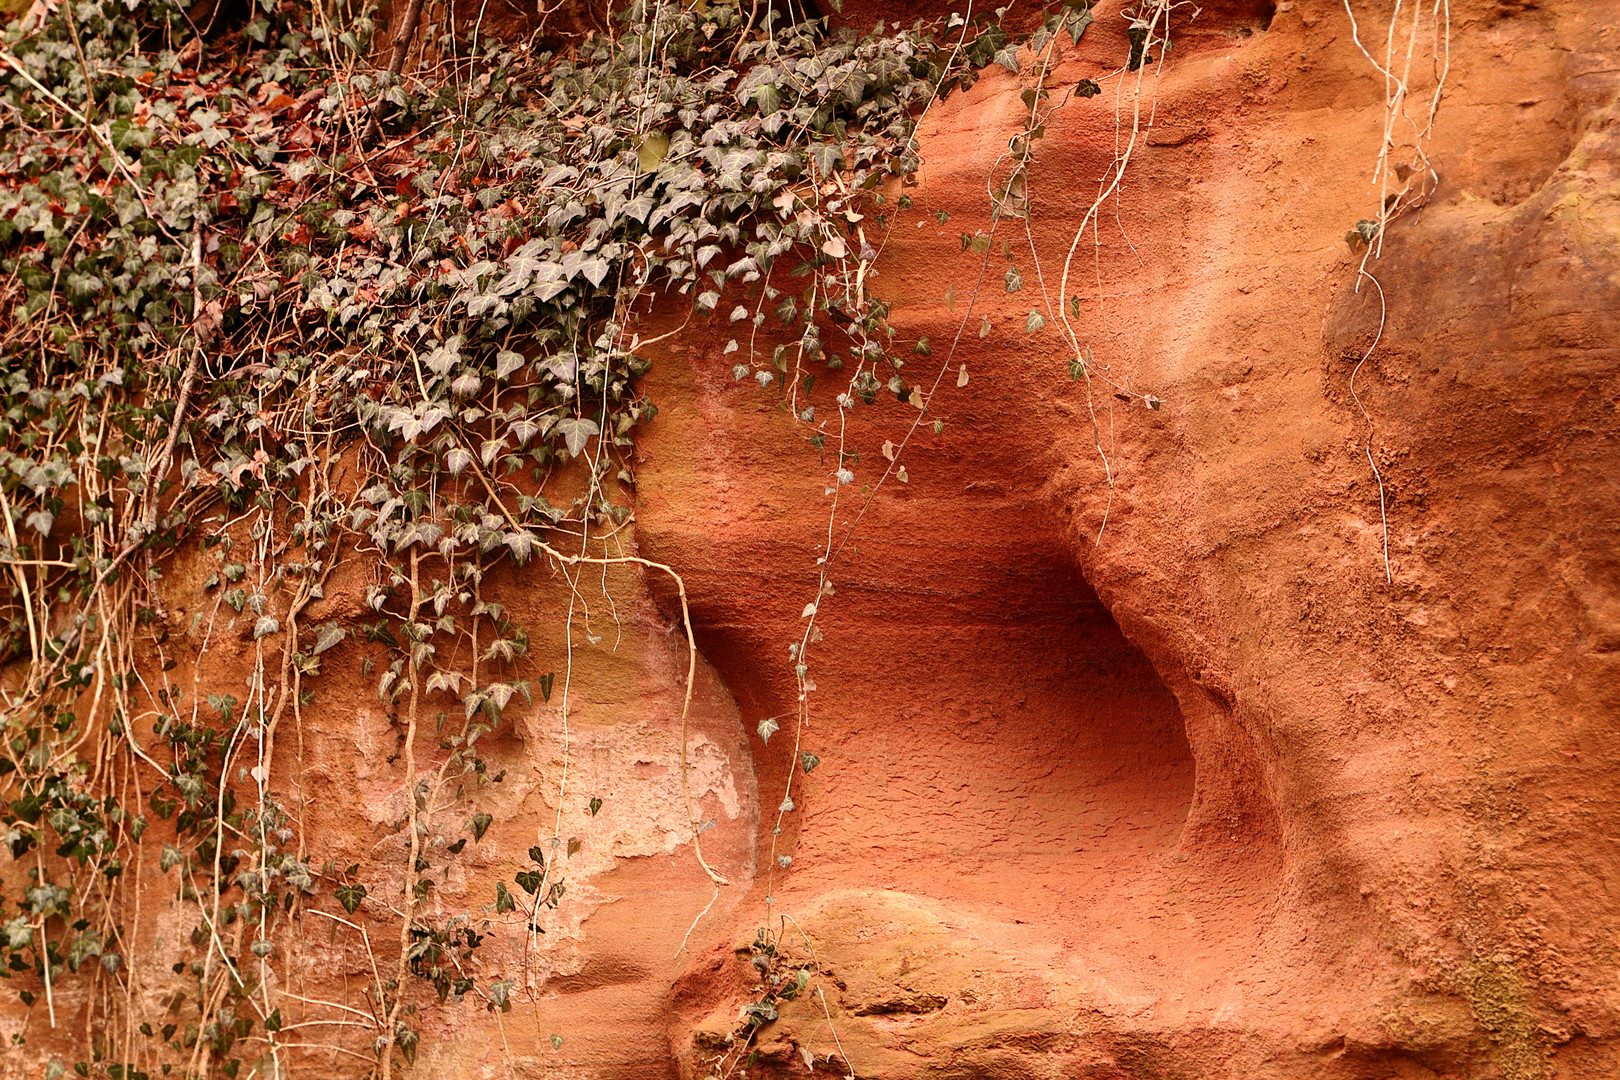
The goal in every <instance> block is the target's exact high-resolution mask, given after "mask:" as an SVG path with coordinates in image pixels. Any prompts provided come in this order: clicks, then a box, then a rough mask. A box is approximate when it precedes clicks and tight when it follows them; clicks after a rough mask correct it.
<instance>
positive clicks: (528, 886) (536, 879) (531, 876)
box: [496, 870, 540, 911]
mask: <svg viewBox="0 0 1620 1080" xmlns="http://www.w3.org/2000/svg"><path fill="white" fill-rule="evenodd" d="M516 880H517V883H518V884H519V885H520V886H522V887H523V891H524V892H526V893H528V894H529V895H530V896H533V895H534V894H535V893H537V892H539V891H540V871H538V870H520V871H518V874H517V879H516ZM496 910H497V911H498V910H500V909H499V908H498V907H497V908H496Z"/></svg>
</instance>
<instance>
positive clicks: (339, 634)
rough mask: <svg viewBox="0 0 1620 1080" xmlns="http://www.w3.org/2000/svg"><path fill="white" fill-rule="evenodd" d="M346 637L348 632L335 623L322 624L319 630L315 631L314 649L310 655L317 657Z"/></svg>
mask: <svg viewBox="0 0 1620 1080" xmlns="http://www.w3.org/2000/svg"><path fill="white" fill-rule="evenodd" d="M347 636H348V631H346V630H344V629H343V627H341V626H339V625H338V624H337V623H335V622H329V623H322V624H321V627H320V629H318V630H316V631H315V648H314V649H313V650H312V651H311V655H313V656H319V655H321V653H323V652H325V651H326V650H327V649H330V648H331V647H332V646H334V645H336V644H337V643H338V642H340V641H342V640H343V639H344V638H345V637H347Z"/></svg>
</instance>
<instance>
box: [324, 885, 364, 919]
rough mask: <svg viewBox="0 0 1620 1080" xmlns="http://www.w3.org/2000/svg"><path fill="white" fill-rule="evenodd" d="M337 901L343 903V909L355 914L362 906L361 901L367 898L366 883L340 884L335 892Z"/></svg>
mask: <svg viewBox="0 0 1620 1080" xmlns="http://www.w3.org/2000/svg"><path fill="white" fill-rule="evenodd" d="M332 895H334V896H336V897H337V902H338V903H340V904H342V905H343V910H344V911H347V912H348V913H349V914H350V915H353V914H354V913H355V911H356V910H357V909H358V908H359V907H360V901H362V900H364V899H365V898H366V887H365V886H364V885H339V886H338V887H337V889H336V890H335V891H334V892H333V894H332Z"/></svg>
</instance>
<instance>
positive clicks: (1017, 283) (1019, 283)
mask: <svg viewBox="0 0 1620 1080" xmlns="http://www.w3.org/2000/svg"><path fill="white" fill-rule="evenodd" d="M1023 287H1024V278H1023V275H1021V274H1019V272H1018V267H1016V266H1009V267H1007V291H1008V292H1010V293H1011V292H1017V291H1018V290H1019V289H1022V288H1023Z"/></svg>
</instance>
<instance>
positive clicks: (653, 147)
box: [636, 131, 669, 173]
mask: <svg viewBox="0 0 1620 1080" xmlns="http://www.w3.org/2000/svg"><path fill="white" fill-rule="evenodd" d="M668 153H669V136H668V135H665V134H663V133H661V132H657V131H649V132H648V133H647V134H646V135H643V136H642V137H641V145H640V146H638V147H636V164H637V165H638V166H639V167H640V169H641V171H642V172H644V173H650V172H652V171H653V170H655V169H657V168H658V166H659V165H661V164H663V161H664V156H665V155H666V154H668Z"/></svg>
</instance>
